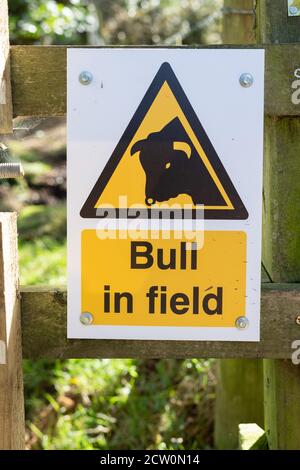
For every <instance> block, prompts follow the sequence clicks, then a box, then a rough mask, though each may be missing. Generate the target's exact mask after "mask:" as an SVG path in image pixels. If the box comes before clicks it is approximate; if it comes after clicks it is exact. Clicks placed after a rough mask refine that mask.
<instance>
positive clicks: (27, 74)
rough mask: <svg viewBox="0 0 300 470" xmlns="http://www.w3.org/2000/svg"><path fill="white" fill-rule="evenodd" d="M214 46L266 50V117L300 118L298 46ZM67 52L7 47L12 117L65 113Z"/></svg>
mask: <svg viewBox="0 0 300 470" xmlns="http://www.w3.org/2000/svg"><path fill="white" fill-rule="evenodd" d="M151 47H153V46H151ZM180 47H181V48H184V47H185V46H180ZM188 47H191V46H188ZM195 47H196V46H195ZM206 47H209V46H206ZM213 47H214V48H215V47H223V48H228V47H235V48H237V47H252V48H253V47H262V48H264V49H265V50H266V80H265V113H266V114H267V115H269V116H300V105H295V104H293V103H292V100H291V96H292V93H293V92H294V91H295V90H294V89H293V88H292V84H293V82H295V80H296V77H295V71H296V70H298V68H299V67H300V44H289V45H269V46H265V45H263V46H213ZM197 48H205V46H202V45H201V46H199V47H198V46H197ZM66 51H67V46H12V47H11V48H10V52H11V81H12V92H13V112H14V115H15V116H59V115H64V114H66V88H67V87H66V70H67V54H66ZM299 73H300V71H299Z"/></svg>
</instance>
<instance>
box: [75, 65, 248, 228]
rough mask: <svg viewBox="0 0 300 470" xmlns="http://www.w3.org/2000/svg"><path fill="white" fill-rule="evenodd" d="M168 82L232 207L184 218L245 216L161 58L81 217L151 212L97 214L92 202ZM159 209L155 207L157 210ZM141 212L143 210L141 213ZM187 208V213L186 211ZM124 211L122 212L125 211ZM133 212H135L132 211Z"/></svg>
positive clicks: (179, 211)
mask: <svg viewBox="0 0 300 470" xmlns="http://www.w3.org/2000/svg"><path fill="white" fill-rule="evenodd" d="M165 81H166V82H167V83H168V84H169V86H170V88H171V90H172V92H173V93H174V95H175V97H176V99H177V101H178V104H179V106H180V107H181V109H182V111H183V113H184V114H185V116H186V118H187V119H188V121H189V124H190V126H191V127H192V129H193V132H194V133H195V135H196V137H197V139H198V140H199V142H200V143H201V146H202V148H203V150H204V152H205V153H206V155H207V157H208V158H209V161H210V163H211V165H212V167H213V169H214V171H215V172H216V174H217V175H218V178H219V179H220V181H221V183H222V185H223V188H224V190H225V191H226V193H227V195H228V197H229V199H230V201H231V203H232V205H233V207H234V209H231V210H228V209H227V210H226V209H204V211H202V212H201V211H199V210H197V209H196V208H195V209H191V210H189V211H185V213H184V218H185V219H196V218H197V219H198V218H199V214H200V217H202V218H204V219H215V220H226V219H230V220H245V219H247V218H248V211H247V209H246V208H245V206H244V204H243V202H242V200H241V198H240V196H239V194H238V193H237V191H236V189H235V187H234V185H233V183H232V181H231V179H230V178H229V176H228V174H227V172H226V170H225V168H224V166H223V165H222V162H221V160H220V158H219V156H218V154H217V152H216V151H215V149H214V147H213V145H212V143H211V142H210V140H209V138H208V136H207V134H206V132H205V130H204V128H203V126H202V124H201V123H200V121H199V119H198V117H197V115H196V113H195V111H194V109H193V107H192V105H191V103H190V102H189V100H188V98H187V96H186V94H185V92H184V90H183V88H182V87H181V85H180V83H179V81H178V79H177V77H176V75H175V73H174V71H173V69H172V67H171V66H170V64H169V63H168V62H164V63H163V64H162V65H161V67H160V68H159V70H158V72H157V74H156V75H155V77H154V79H153V81H152V83H151V84H150V86H149V88H148V90H147V92H146V94H145V96H144V98H143V99H142V101H141V103H140V104H139V106H138V108H137V110H136V112H135V113H134V115H133V117H132V119H131V121H130V122H129V124H128V126H127V128H126V129H125V131H124V133H123V135H122V137H121V139H120V140H119V143H118V144H117V146H116V148H115V150H114V151H113V153H112V155H111V157H110V159H109V160H108V162H107V163H106V166H105V167H104V169H103V171H102V173H101V174H100V176H99V178H98V179H97V181H96V183H95V185H94V187H93V189H92V191H91V192H90V194H89V196H88V198H87V199H86V201H85V203H84V205H83V206H82V209H81V211H80V215H81V217H82V218H92V219H94V218H97V219H98V218H115V217H116V218H137V217H141V216H143V217H146V218H151V212H152V214H153V210H152V209H150V208H145V209H143V210H138V211H135V210H134V211H133V210H132V209H130V213H131V215H129V214H128V210H126V209H119V208H115V209H114V210H113V211H112V212H113V215H111V214H112V212H110V211H111V209H107V210H105V209H101V215H99V214H97V208H95V205H96V203H97V201H98V199H99V197H100V196H101V194H102V192H103V191H104V189H105V187H106V185H107V183H108V182H109V180H110V178H111V176H112V175H113V173H114V171H115V169H116V168H117V166H118V164H119V162H120V160H121V158H122V157H123V155H124V153H125V151H126V149H127V147H128V145H129V144H130V142H131V141H132V139H133V137H134V135H135V133H136V131H137V129H138V127H139V126H140V124H141V122H142V120H143V119H144V117H145V115H146V114H147V112H148V110H149V108H150V107H151V105H152V102H153V100H154V99H155V97H156V95H157V93H158V92H159V90H160V88H161V86H162V85H163V83H164V82H165ZM157 211H158V209H156V213H157ZM141 212H143V214H141ZM159 212H160V213H161V216H162V217H163V213H164V212H168V213H169V212H170V211H169V210H166V209H165V210H164V209H161V210H160V211H159ZM187 212H188V213H187ZM124 213H125V215H124ZM133 213H134V215H133ZM172 216H173V217H172V218H175V219H176V218H182V217H183V209H175V210H173V211H172Z"/></svg>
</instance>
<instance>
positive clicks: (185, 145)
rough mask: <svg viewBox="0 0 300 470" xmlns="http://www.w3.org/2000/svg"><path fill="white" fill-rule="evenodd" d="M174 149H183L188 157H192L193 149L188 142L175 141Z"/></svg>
mask: <svg viewBox="0 0 300 470" xmlns="http://www.w3.org/2000/svg"><path fill="white" fill-rule="evenodd" d="M173 150H181V151H182V152H184V153H185V154H186V156H187V157H188V158H191V155H192V149H191V146H190V145H189V144H188V143H187V142H181V141H175V142H173Z"/></svg>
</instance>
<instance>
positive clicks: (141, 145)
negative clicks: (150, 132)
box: [130, 139, 146, 156]
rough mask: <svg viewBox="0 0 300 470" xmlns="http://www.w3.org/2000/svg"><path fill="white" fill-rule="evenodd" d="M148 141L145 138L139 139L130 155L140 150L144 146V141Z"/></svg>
mask: <svg viewBox="0 0 300 470" xmlns="http://www.w3.org/2000/svg"><path fill="white" fill-rule="evenodd" d="M145 142H146V139H143V140H138V141H137V142H136V143H135V144H134V145H133V146H132V147H131V150H130V155H131V156H132V155H134V154H135V153H136V152H140V151H141V150H142V148H143V145H144V143H145Z"/></svg>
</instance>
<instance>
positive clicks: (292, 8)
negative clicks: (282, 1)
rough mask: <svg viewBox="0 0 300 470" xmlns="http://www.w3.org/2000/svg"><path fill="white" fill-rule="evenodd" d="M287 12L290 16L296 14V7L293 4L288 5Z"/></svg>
mask: <svg viewBox="0 0 300 470" xmlns="http://www.w3.org/2000/svg"><path fill="white" fill-rule="evenodd" d="M289 14H290V15H292V16H295V15H298V8H297V7H296V6H295V5H291V6H290V7H289Z"/></svg>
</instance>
